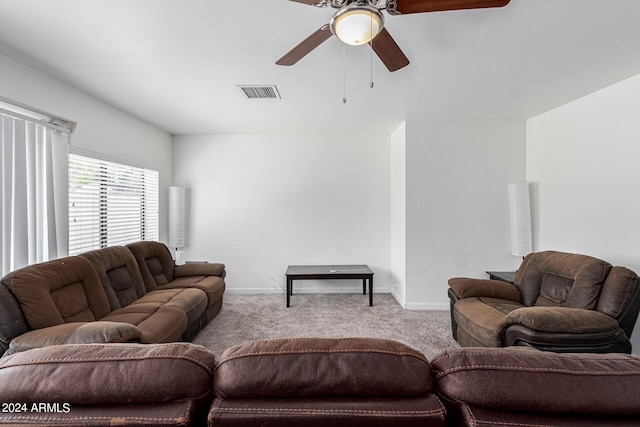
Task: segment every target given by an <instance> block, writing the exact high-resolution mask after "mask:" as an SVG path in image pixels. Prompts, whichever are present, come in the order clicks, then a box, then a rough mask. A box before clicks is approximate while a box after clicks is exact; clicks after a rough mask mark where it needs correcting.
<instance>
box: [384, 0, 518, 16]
mask: <svg viewBox="0 0 640 427" xmlns="http://www.w3.org/2000/svg"><path fill="white" fill-rule="evenodd" d="M509 1H510V0H387V4H386V8H387V12H389V14H391V15H406V14H409V13H422V12H441V11H445V10H460V9H482V8H485V7H503V6H506V5H507V4H509Z"/></svg>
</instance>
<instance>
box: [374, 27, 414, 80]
mask: <svg viewBox="0 0 640 427" xmlns="http://www.w3.org/2000/svg"><path fill="white" fill-rule="evenodd" d="M369 44H370V45H371V48H372V49H373V51H374V52H375V53H376V55H378V57H379V58H380V60H381V61H382V63H383V64H384V65H385V66H386V67H387V68H388V69H389V71H392V72H393V71H397V70H399V69H400V68H404V67H406V66H407V65H409V59H407V57H406V56H405V54H404V52H402V49H400V47H399V46H398V44H397V43H396V41H395V40H394V39H393V37H391V34H389V31H387V29H386V28H383V29H382V31H380V34H378V35H377V36H376V37H375V38H374V39H373V40H371V41H370V42H369Z"/></svg>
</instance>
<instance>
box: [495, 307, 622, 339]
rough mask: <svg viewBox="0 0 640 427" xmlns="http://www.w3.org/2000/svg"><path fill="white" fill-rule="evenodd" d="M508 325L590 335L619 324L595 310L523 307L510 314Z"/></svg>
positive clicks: (608, 329)
mask: <svg viewBox="0 0 640 427" xmlns="http://www.w3.org/2000/svg"><path fill="white" fill-rule="evenodd" d="M506 322H507V325H523V326H526V327H528V328H530V329H533V330H536V331H541V332H558V333H565V334H567V333H569V334H588V333H594V332H607V331H612V330H614V329H616V328H617V327H618V322H617V321H616V319H614V318H613V317H611V316H608V315H606V314H604V313H600V312H599V311H595V310H585V309H582V308H570V307H523V308H518V309H516V310H513V311H512V312H510V313H509V314H508V315H507V317H506Z"/></svg>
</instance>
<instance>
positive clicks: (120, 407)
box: [0, 338, 640, 427]
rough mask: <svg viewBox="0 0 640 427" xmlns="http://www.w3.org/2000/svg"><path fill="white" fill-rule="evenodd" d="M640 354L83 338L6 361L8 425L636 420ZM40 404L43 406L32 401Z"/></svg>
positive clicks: (3, 382)
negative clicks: (215, 345)
mask: <svg viewBox="0 0 640 427" xmlns="http://www.w3.org/2000/svg"><path fill="white" fill-rule="evenodd" d="M639 390H640V359H639V358H636V357H633V356H629V355H623V354H611V355H594V354H557V353H552V352H541V351H538V350H534V349H529V348H523V347H512V348H504V349H498V348H492V349H488V348H461V349H452V350H447V351H444V352H443V353H441V354H440V355H438V356H436V357H435V358H434V359H433V361H431V363H430V362H429V361H427V360H426V359H425V358H424V356H423V355H422V354H421V353H420V352H418V351H416V350H414V349H412V348H410V347H407V346H405V345H403V344H400V343H397V342H393V341H387V340H379V339H366V338H361V339H358V338H356V339H313V338H302V339H300V338H298V339H282V340H269V341H261V342H255V343H249V344H246V345H242V346H238V347H234V348H231V349H228V350H227V351H225V352H224V353H223V354H222V355H221V357H220V359H219V360H218V361H216V359H215V357H214V355H213V354H212V353H211V352H209V351H208V350H206V349H204V348H203V347H200V346H196V345H193V344H188V343H173V344H149V345H141V344H84V345H62V346H51V347H46V348H40V349H34V350H29V351H25V352H22V353H17V354H13V355H10V356H6V357H4V358H2V359H0V404H2V405H3V406H2V409H3V410H2V411H0V425H12V424H20V425H49V426H73V425H82V426H111V425H125V426H138V425H173V426H206V425H208V426H210V427H218V426H223V427H224V426H238V427H245V426H246V427H250V426H264V427H269V426H278V427H280V426H304V427H313V426H342V425H349V426H352V425H353V426H359V425H362V426H367V427H369V426H372V427H375V426H403V427H404V426H413V425H415V426H424V427H430V426H474V427H479V426H501V427H510V426H511V427H522V426H529V427H534V426H540V427H542V426H545V427H549V426H559V427H563V426H567V427H568V426H585V425H588V426H614V425H615V426H637V425H640V402H639V401H638V398H637V396H638V391H639ZM34 404H35V406H34Z"/></svg>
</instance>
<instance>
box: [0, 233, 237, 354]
mask: <svg viewBox="0 0 640 427" xmlns="http://www.w3.org/2000/svg"><path fill="white" fill-rule="evenodd" d="M143 243H144V244H145V245H144V246H145V247H153V248H156V249H155V250H159V249H158V248H164V250H165V251H166V253H167V255H168V256H169V259H171V256H170V255H169V253H168V249H167V248H166V246H164V245H163V244H162V243H158V242H143ZM164 262H165V263H168V261H167V260H166V259H165V260H164ZM171 263H173V260H171ZM138 266H139V261H138V260H136V259H135V258H134V256H133V253H132V251H130V250H129V249H128V248H127V247H124V246H116V247H110V248H105V249H99V250H96V251H91V252H87V253H84V254H81V255H80V256H72V257H66V258H61V259H57V260H53V261H49V262H44V263H40V264H34V265H31V266H28V267H25V268H23V269H20V270H16V271H14V272H11V273H9V274H8V275H6V276H5V277H4V278H2V281H1V284H0V350H1V353H4V352H5V351H8V352H9V353H11V352H17V351H24V350H29V349H32V348H37V347H44V346H49V345H55V344H81V343H119V342H141V343H162V342H172V341H178V340H190V339H191V338H193V336H195V334H197V332H198V331H199V330H200V329H202V328H203V327H204V326H205V325H206V324H207V323H208V322H209V321H210V320H211V319H212V318H213V317H214V316H215V315H216V314H217V313H218V312H219V310H220V307H221V305H222V296H223V292H224V279H223V278H224V275H225V269H224V265H222V264H193V265H186V266H184V268H180V267H182V266H179V267H175V271H180V274H181V277H180V278H179V280H178V281H174V282H173V284H175V287H174V286H171V285H172V282H169V283H167V284H166V286H162V287H158V286H156V287H154V288H153V289H149V287H147V286H146V283H145V282H144V281H143V276H142V275H141V272H140V270H139V267H138ZM173 270H174V269H173V268H172V271H173ZM175 275H176V273H174V276H175ZM213 275H215V276H213ZM212 276H213V277H212Z"/></svg>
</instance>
